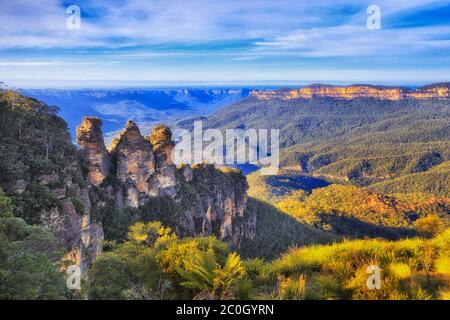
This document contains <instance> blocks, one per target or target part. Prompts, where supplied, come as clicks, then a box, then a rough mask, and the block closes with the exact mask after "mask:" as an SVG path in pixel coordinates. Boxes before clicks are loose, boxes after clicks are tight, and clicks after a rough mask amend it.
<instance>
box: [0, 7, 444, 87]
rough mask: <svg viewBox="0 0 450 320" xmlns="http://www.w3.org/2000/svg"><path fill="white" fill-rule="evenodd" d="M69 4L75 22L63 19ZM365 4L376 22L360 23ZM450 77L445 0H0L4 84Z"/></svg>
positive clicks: (0, 58) (378, 80)
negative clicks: (77, 20) (74, 8)
mask: <svg viewBox="0 0 450 320" xmlns="http://www.w3.org/2000/svg"><path fill="white" fill-rule="evenodd" d="M70 5H77V6H78V7H79V8H80V21H81V23H80V28H79V29H73V28H68V27H67V19H69V21H73V20H70V19H72V18H73V15H71V12H69V14H68V13H67V11H66V10H67V8H68V7H69V6H70ZM371 5H375V6H377V7H378V8H379V9H380V27H381V28H379V29H373V28H368V26H367V20H368V19H369V20H370V19H371V16H372V14H373V12H372V11H370V10H369V13H368V8H369V6H371ZM370 21H371V20H370ZM449 75H450V0H449V1H445V0H439V1H434V0H395V1H393V0H371V1H364V0H358V1H356V0H348V1H339V0H337V1H336V0H333V1H331V0H330V1H328V0H314V1H301V0H276V1H274V0H223V1H216V0H190V1H185V0H129V1H125V0H112V1H111V0H110V1H105V0H95V1H87V0H84V1H76V0H74V1H59V0H41V1H35V0H14V1H11V0H0V81H3V82H5V83H7V84H8V85H11V86H18V87H60V86H83V87H86V86H108V84H115V85H119V86H120V85H128V86H129V85H131V84H133V85H151V84H155V85H162V84H180V85H181V84H208V83H210V84H228V83H233V84H283V83H284V84H289V83H297V82H298V83H303V82H306V83H308V82H329V83H333V82H338V83H339V82H342V83H362V82H364V83H378V84H404V85H407V84H410V85H417V84H425V83H431V82H438V81H450V76H449Z"/></svg>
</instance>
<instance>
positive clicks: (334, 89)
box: [250, 83, 450, 101]
mask: <svg viewBox="0 0 450 320" xmlns="http://www.w3.org/2000/svg"><path fill="white" fill-rule="evenodd" d="M250 96H253V97H256V98H257V99H259V100H270V99H281V100H293V99H311V98H315V97H328V98H335V99H347V100H348V99H355V98H375V99H380V100H393V101H397V100H403V99H417V100H424V99H433V98H434V99H448V98H450V84H448V83H436V84H432V85H428V86H424V87H420V88H417V89H410V88H402V87H387V86H374V85H365V84H362V85H360V84H357V85H350V86H333V85H325V84H313V85H310V86H306V87H304V88H301V89H288V90H269V91H253V92H251V93H250Z"/></svg>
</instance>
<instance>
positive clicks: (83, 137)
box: [77, 117, 111, 186]
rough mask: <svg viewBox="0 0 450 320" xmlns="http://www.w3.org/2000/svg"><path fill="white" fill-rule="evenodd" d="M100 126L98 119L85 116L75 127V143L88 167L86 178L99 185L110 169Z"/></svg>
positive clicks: (109, 161) (109, 160)
mask: <svg viewBox="0 0 450 320" xmlns="http://www.w3.org/2000/svg"><path fill="white" fill-rule="evenodd" d="M101 126H102V121H101V120H100V119H98V118H94V117H85V118H83V122H82V123H81V124H80V126H79V127H78V128H77V143H78V145H79V146H80V153H81V154H82V156H83V159H84V160H85V165H86V166H87V169H88V180H89V182H90V183H92V184H93V185H95V186H98V185H100V184H101V183H102V182H103V180H104V179H105V178H106V177H107V176H108V175H109V172H110V170H111V159H110V157H109V154H108V152H107V150H106V147H105V142H104V140H103V134H102V130H101Z"/></svg>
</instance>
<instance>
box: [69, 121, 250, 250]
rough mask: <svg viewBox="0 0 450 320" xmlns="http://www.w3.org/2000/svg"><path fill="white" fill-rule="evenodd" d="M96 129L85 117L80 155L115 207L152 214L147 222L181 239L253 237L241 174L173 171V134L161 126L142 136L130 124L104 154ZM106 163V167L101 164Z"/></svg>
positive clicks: (201, 168) (202, 167)
mask: <svg viewBox="0 0 450 320" xmlns="http://www.w3.org/2000/svg"><path fill="white" fill-rule="evenodd" d="M100 125H101V122H100V121H99V120H98V119H95V118H84V119H83V123H82V124H81V125H80V127H79V128H78V129H77V133H80V134H79V135H78V138H79V140H78V142H79V144H80V154H81V156H82V157H83V159H84V160H83V161H84V162H85V163H87V167H88V172H87V176H88V177H89V180H90V181H91V183H92V185H94V186H96V187H99V188H101V189H102V190H104V191H105V192H104V194H107V195H109V197H110V199H111V200H112V201H115V202H116V203H117V207H122V206H123V207H124V208H138V209H140V210H142V211H144V212H150V213H151V215H150V217H147V218H148V219H152V220H161V221H163V222H164V223H166V224H168V225H170V226H171V227H172V228H173V229H174V230H175V231H176V233H177V234H178V235H179V236H208V235H215V236H217V237H218V238H219V239H221V240H224V241H227V242H228V243H229V244H230V245H231V246H233V247H237V246H239V244H240V242H241V241H242V239H244V238H252V237H253V236H254V234H255V226H256V216H255V215H254V213H249V212H247V211H246V203H247V189H248V185H247V181H246V178H245V177H244V176H243V175H242V173H241V172H240V171H238V170H233V169H228V168H226V169H220V168H215V167H214V166H213V165H208V164H196V165H192V166H191V165H186V164H183V165H179V166H178V167H177V166H176V165H175V164H174V163H173V159H172V151H173V148H174V142H173V141H172V133H171V130H170V128H169V127H167V126H164V125H158V126H155V127H154V128H153V130H152V132H151V134H150V135H149V136H148V137H147V138H144V137H143V136H142V135H141V134H140V131H139V128H138V126H137V125H136V124H135V123H134V122H132V121H128V123H127V124H126V127H125V129H124V130H123V131H122V132H121V133H120V134H119V136H118V137H117V138H116V139H114V140H113V142H112V144H111V146H110V148H109V152H107V151H106V148H105V149H103V147H104V145H103V143H102V142H101V141H100V140H102V137H101V129H100ZM86 129H88V130H86ZM89 130H92V131H93V132H89ZM80 138H81V139H80ZM109 159H111V162H110V165H105V163H106V162H108V160H109ZM102 168H103V169H102ZM106 169H108V170H106ZM90 170H93V172H90ZM107 172H109V173H107ZM105 174H106V175H107V174H109V175H110V176H111V178H110V179H106V176H105ZM109 181H116V182H117V183H118V185H116V186H114V188H115V189H118V190H119V191H118V192H115V193H114V192H111V190H112V189H113V187H112V186H110V185H108V183H109ZM167 203H169V205H168V206H164V205H162V204H167ZM167 208H170V209H167Z"/></svg>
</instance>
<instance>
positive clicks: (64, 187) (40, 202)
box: [0, 91, 103, 272]
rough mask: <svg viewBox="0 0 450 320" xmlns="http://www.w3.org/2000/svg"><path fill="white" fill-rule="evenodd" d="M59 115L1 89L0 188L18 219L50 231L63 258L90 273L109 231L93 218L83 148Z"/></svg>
mask: <svg viewBox="0 0 450 320" xmlns="http://www.w3.org/2000/svg"><path fill="white" fill-rule="evenodd" d="M57 111H58V110H57V109H56V108H55V107H49V106H47V105H46V104H44V103H42V102H40V101H37V100H34V99H30V98H27V97H24V96H22V95H20V94H18V93H17V92H14V91H0V188H1V189H2V190H3V191H4V192H5V193H6V194H7V195H8V197H10V198H11V199H12V207H13V211H14V212H13V213H14V215H15V216H16V217H18V218H22V219H23V220H25V222H26V223H28V224H30V225H39V226H42V227H44V228H45V229H48V230H50V231H51V232H52V233H53V235H54V238H55V240H56V245H57V250H58V251H59V252H64V253H65V257H64V259H63V260H66V263H68V264H76V265H78V266H80V268H81V271H82V272H84V271H85V270H86V268H87V267H88V266H89V265H90V264H91V262H92V261H93V260H95V258H96V256H97V254H98V253H99V252H100V251H101V250H102V241H103V228H102V226H101V225H100V224H99V223H98V222H96V221H95V220H94V219H93V218H92V207H93V203H92V201H91V198H90V195H89V193H90V191H89V188H88V185H87V184H86V182H85V179H84V178H83V174H82V169H81V166H80V162H79V159H78V155H77V150H76V148H75V146H74V145H73V144H72V141H71V139H70V135H69V133H68V130H67V125H66V123H65V122H64V120H62V119H61V118H59V117H58V116H57ZM93 179H94V177H93ZM53 258H55V259H56V258H57V257H56V256H54V257H53Z"/></svg>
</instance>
